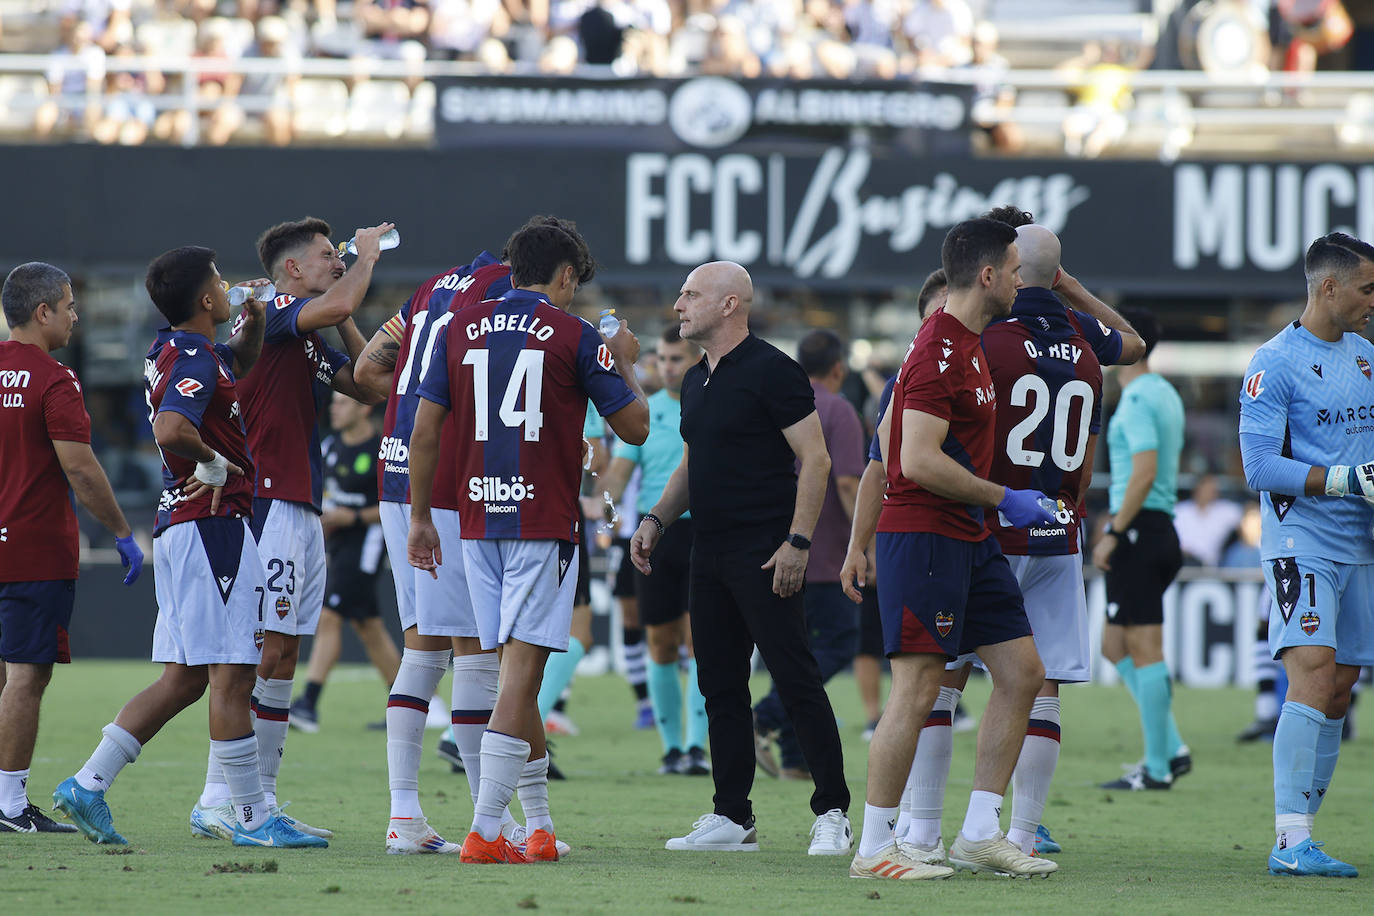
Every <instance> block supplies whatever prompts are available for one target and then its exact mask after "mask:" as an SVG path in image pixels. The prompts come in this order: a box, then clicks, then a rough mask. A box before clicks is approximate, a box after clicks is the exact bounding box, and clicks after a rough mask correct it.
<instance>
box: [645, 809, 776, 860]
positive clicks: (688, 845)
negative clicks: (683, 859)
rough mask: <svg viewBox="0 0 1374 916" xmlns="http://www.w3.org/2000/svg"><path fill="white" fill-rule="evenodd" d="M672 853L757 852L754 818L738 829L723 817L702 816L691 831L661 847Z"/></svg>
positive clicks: (714, 815) (737, 825)
mask: <svg viewBox="0 0 1374 916" xmlns="http://www.w3.org/2000/svg"><path fill="white" fill-rule="evenodd" d="M664 848H665V849H671V850H674V851H675V852H684V851H690V852H758V851H759V835H758V833H757V832H756V831H755V830H754V819H753V818H752V817H751V818H749V825H748V826H747V827H741V826H740V825H739V824H736V823H735V822H734V821H732V820H730V819H729V818H728V817H726V816H725V815H723V814H703V815H702V816H701V817H699V818H697V820H696V823H695V824H693V825H692V832H691V833H689V834H687V835H686V836H677V837H673V838H672V839H671V840H669V841H668V842H667V844H666V846H665V847H664Z"/></svg>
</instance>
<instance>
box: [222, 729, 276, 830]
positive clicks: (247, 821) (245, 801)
mask: <svg viewBox="0 0 1374 916" xmlns="http://www.w3.org/2000/svg"><path fill="white" fill-rule="evenodd" d="M210 754H211V756H212V757H213V758H214V759H215V761H216V762H217V763H218V764H219V769H220V772H221V773H223V774H224V783H225V786H226V787H227V788H228V790H229V795H230V798H231V799H232V800H233V803H234V817H235V818H237V819H238V822H239V824H240V825H241V826H242V827H243V829H245V830H249V831H252V830H256V829H258V828H259V827H260V826H262V824H263V822H264V821H266V820H267V819H268V818H269V817H270V814H269V813H268V810H267V809H268V805H267V798H266V796H265V795H264V793H263V791H262V775H261V773H260V767H259V764H258V760H259V755H258V738H257V736H256V735H245V736H244V737H242V738H236V739H234V740H233V741H213V740H212V741H211V742H210Z"/></svg>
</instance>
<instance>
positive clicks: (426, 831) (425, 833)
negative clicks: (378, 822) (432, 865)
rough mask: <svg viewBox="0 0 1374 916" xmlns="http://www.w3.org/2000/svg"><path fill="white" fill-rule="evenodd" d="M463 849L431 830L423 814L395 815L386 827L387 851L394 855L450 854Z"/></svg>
mask: <svg viewBox="0 0 1374 916" xmlns="http://www.w3.org/2000/svg"><path fill="white" fill-rule="evenodd" d="M462 850H463V847H462V846H459V845H458V844H457V843H450V842H449V841H448V840H446V839H444V838H443V837H441V836H439V834H437V833H435V832H434V831H433V830H431V829H430V827H429V821H428V820H426V819H425V818H424V817H423V816H421V817H393V818H392V819H391V823H390V824H389V825H388V826H387V829H386V851H387V853H388V854H390V855H393V856H411V855H421V854H424V853H439V854H449V853H455V852H462Z"/></svg>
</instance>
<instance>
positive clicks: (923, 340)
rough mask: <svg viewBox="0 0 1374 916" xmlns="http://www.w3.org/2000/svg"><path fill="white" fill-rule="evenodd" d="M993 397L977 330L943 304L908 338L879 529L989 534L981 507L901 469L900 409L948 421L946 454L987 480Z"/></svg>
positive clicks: (974, 536) (967, 537) (968, 537)
mask: <svg viewBox="0 0 1374 916" xmlns="http://www.w3.org/2000/svg"><path fill="white" fill-rule="evenodd" d="M996 403H997V395H996V391H995V389H994V386H993V383H992V375H991V373H990V372H989V367H988V360H987V357H986V355H985V354H984V353H983V345H982V343H981V342H980V340H979V337H978V335H977V334H975V333H973V332H972V331H970V330H969V329H968V328H967V327H965V326H964V324H963V322H961V321H960V320H959V319H958V318H955V317H954V316H953V315H950V314H949V313H948V312H946V311H945V310H944V309H936V310H935V312H933V313H932V314H931V316H930V317H929V318H927V319H926V321H925V324H923V325H921V330H920V331H919V332H917V334H916V339H915V340H913V341H912V342H911V346H910V348H908V350H907V354H906V359H904V360H903V361H902V368H901V370H900V371H899V372H898V373H897V381H896V383H895V385H894V387H893V389H892V402H891V404H890V405H889V408H888V409H889V410H891V411H892V422H891V424H890V427H889V431H888V447H887V455H888V461H887V492H886V495H885V496H884V498H883V510H882V514H881V515H879V516H878V530H879V531H885V532H904V531H925V532H929V533H932V534H940V535H944V536H945V537H949V538H954V539H955V540H959V541H981V540H982V539H983V538H985V537H987V536H988V529H987V525H986V524H985V523H984V518H983V516H984V514H985V513H984V512H983V509H982V507H980V506H970V505H967V504H966V503H961V502H959V501H958V500H953V499H949V498H947V497H944V496H940V495H939V494H937V493H933V492H931V491H930V490H927V489H925V488H924V487H922V486H920V485H919V484H916V483H913V482H912V481H910V480H908V479H907V478H906V476H905V475H904V474H902V460H901V455H902V433H903V429H902V414H903V411H907V410H915V411H919V412H921V413H927V414H930V415H931V416H934V417H939V418H940V419H942V420H946V421H948V423H949V430H948V431H947V432H946V434H945V441H944V442H943V443H941V448H942V450H943V451H944V453H945V454H946V455H948V456H949V457H951V458H953V459H954V460H955V461H957V462H959V464H960V466H962V467H963V468H964V469H965V470H967V471H968V472H969V473H971V474H973V475H974V476H975V477H982V478H987V476H988V470H989V469H990V467H991V466H992V443H993V413H994V410H995V407H996Z"/></svg>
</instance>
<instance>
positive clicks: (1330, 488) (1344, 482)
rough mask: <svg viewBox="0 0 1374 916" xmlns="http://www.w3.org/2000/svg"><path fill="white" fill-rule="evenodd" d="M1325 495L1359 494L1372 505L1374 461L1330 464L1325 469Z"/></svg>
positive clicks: (1373, 496)
mask: <svg viewBox="0 0 1374 916" xmlns="http://www.w3.org/2000/svg"><path fill="white" fill-rule="evenodd" d="M1326 495H1327V496H1360V497H1363V498H1364V501H1365V502H1367V503H1369V504H1370V505H1371V506H1374V462H1370V463H1367V464H1357V465H1354V466H1349V465H1344V464H1333V465H1331V467H1329V468H1327V469H1326Z"/></svg>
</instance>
